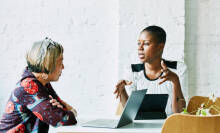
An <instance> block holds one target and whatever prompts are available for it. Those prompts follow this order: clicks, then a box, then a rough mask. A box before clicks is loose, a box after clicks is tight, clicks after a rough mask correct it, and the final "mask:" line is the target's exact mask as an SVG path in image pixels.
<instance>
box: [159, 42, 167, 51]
mask: <svg viewBox="0 0 220 133" xmlns="http://www.w3.org/2000/svg"><path fill="white" fill-rule="evenodd" d="M164 46H165V44H164V43H160V44H159V45H158V47H159V49H160V51H163V49H164Z"/></svg>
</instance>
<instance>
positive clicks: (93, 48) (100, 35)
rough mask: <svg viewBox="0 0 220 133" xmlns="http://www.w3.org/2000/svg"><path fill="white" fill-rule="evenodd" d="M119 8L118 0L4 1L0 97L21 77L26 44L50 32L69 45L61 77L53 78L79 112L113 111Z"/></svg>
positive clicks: (0, 33)
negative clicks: (57, 80) (57, 79)
mask: <svg viewBox="0 0 220 133" xmlns="http://www.w3.org/2000/svg"><path fill="white" fill-rule="evenodd" d="M117 12H118V10H117V1H116V0H111V1H110V0H86V1H80V0H63V1H59V0H47V1H44V0H39V1H35V0H19V1H13V0H9V1H1V2H0V40H1V49H0V60H1V65H0V70H1V71H0V92H1V93H0V98H1V100H7V99H8V97H9V94H10V92H11V91H12V90H13V89H14V85H15V83H16V82H17V81H18V79H19V78H20V75H21V72H22V71H23V69H24V67H25V64H26V63H25V57H24V56H25V54H24V52H25V51H26V47H27V46H30V45H32V42H33V41H37V40H39V39H43V38H44V37H45V36H49V37H51V38H52V39H54V40H55V41H58V42H60V43H62V44H63V46H64V65H65V69H64V71H63V75H62V77H61V78H60V80H59V82H56V83H54V84H53V85H54V88H55V89H56V91H57V93H58V94H59V95H60V97H61V98H63V99H64V100H66V101H68V102H69V103H70V104H72V105H73V106H74V107H75V108H76V109H77V110H78V112H79V115H80V114H100V115H102V114H113V113H114V111H115V108H116V105H115V104H116V100H115V99H114V95H113V90H114V85H115V82H116V81H117V68H118V67H117V57H118V56H117V55H118V52H117V51H118V50H117V49H118V47H117V46H118V41H117V40H118V39H117V38H118V35H117V33H118V29H117V22H118V17H117ZM3 103H4V102H3ZM0 107H1V109H0V110H3V108H2V106H0Z"/></svg>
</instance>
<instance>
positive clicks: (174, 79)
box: [159, 61, 179, 84]
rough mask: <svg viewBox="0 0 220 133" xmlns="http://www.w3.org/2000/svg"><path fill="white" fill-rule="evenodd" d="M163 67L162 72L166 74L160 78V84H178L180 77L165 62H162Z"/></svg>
mask: <svg viewBox="0 0 220 133" xmlns="http://www.w3.org/2000/svg"><path fill="white" fill-rule="evenodd" d="M161 66H162V70H161V71H162V72H163V73H164V74H163V75H162V76H160V77H159V78H160V79H161V81H160V82H159V84H162V83H164V82H165V81H167V80H169V81H171V82H173V83H176V82H178V81H179V80H178V76H177V75H176V73H174V72H172V71H170V70H169V69H168V68H167V66H166V64H165V63H164V61H161Z"/></svg>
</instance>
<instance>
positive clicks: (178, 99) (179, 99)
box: [176, 97, 185, 102]
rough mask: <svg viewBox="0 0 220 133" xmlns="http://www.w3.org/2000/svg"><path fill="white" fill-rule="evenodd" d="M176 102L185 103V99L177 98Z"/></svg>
mask: <svg viewBox="0 0 220 133" xmlns="http://www.w3.org/2000/svg"><path fill="white" fill-rule="evenodd" d="M176 101H177V102H179V101H185V99H184V98H179V97H177V98H176Z"/></svg>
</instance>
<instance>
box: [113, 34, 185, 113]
mask: <svg viewBox="0 0 220 133" xmlns="http://www.w3.org/2000/svg"><path fill="white" fill-rule="evenodd" d="M164 45H165V44H164V43H158V42H157V40H156V39H155V38H154V37H153V35H151V34H150V33H148V32H146V31H145V32H141V34H140V36H139V40H138V56H139V59H140V61H141V62H143V63H144V67H145V70H146V71H145V72H146V75H147V76H148V77H149V78H150V79H156V78H158V77H159V79H160V82H159V84H163V83H164V82H166V81H171V82H172V84H173V88H172V90H173V92H172V93H173V99H172V110H173V112H174V113H179V112H181V111H182V109H183V108H184V107H185V104H186V103H185V99H184V97H183V94H182V90H181V86H180V81H179V77H178V76H177V74H176V73H174V72H172V71H171V70H169V69H168V68H167V66H166V65H165V63H164V62H163V61H162V53H163V49H164ZM162 72H163V73H164V74H163V76H160V75H161V73H162ZM131 84H132V82H131V81H127V80H120V81H119V82H118V83H117V85H116V89H115V91H114V93H115V94H116V98H120V102H121V104H122V106H123V107H124V106H125V104H126V102H127V99H128V94H127V92H126V90H125V86H126V85H131ZM177 99H180V100H177Z"/></svg>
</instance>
